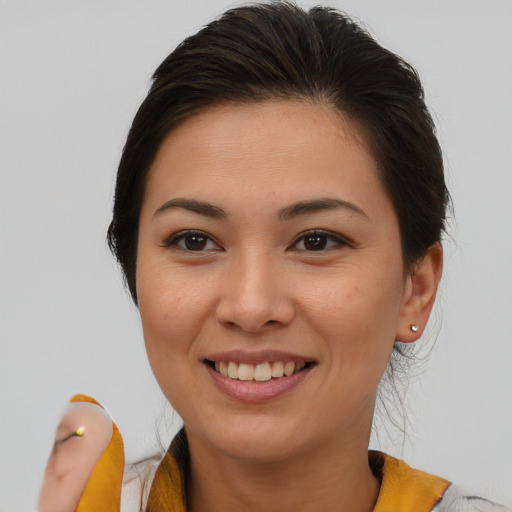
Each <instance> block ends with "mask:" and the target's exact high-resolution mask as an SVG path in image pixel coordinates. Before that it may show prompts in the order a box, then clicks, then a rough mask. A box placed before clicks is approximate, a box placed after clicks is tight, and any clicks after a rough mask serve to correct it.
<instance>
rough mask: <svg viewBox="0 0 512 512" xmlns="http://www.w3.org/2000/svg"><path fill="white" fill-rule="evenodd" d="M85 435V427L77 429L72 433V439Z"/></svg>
mask: <svg viewBox="0 0 512 512" xmlns="http://www.w3.org/2000/svg"><path fill="white" fill-rule="evenodd" d="M84 434H85V427H78V428H77V429H76V430H75V431H74V432H73V434H72V435H73V437H82V436H83V435H84Z"/></svg>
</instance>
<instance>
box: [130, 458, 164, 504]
mask: <svg viewBox="0 0 512 512" xmlns="http://www.w3.org/2000/svg"><path fill="white" fill-rule="evenodd" d="M161 459H162V457H161V456H154V457H151V458H148V459H145V460H143V461H141V462H137V463H135V464H127V465H126V467H125V471H124V476H123V486H122V489H121V512H139V511H141V510H144V509H145V506H146V503H147V501H148V497H149V491H150V489H151V484H152V482H153V479H154V476H155V473H156V470H157V468H158V466H159V464H160V461H161Z"/></svg>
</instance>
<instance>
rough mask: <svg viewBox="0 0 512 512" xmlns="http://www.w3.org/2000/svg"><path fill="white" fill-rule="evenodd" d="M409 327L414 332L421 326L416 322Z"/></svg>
mask: <svg viewBox="0 0 512 512" xmlns="http://www.w3.org/2000/svg"><path fill="white" fill-rule="evenodd" d="M409 327H410V329H411V331H412V332H418V330H419V327H418V326H417V325H415V324H411V325H410V326H409Z"/></svg>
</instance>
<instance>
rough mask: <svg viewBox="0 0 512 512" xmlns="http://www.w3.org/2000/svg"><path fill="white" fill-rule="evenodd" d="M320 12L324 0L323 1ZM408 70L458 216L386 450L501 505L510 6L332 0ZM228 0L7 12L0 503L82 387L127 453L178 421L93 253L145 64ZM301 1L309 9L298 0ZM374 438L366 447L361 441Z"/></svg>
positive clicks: (103, 253) (39, 4)
mask: <svg viewBox="0 0 512 512" xmlns="http://www.w3.org/2000/svg"><path fill="white" fill-rule="evenodd" d="M320 3H324V2H320ZM329 4H330V5H333V6H337V7H340V8H342V9H344V10H346V11H347V12H348V13H350V14H353V15H355V16H357V17H358V18H360V20H362V22H364V24H365V25H366V26H367V27H368V28H369V30H370V31H371V32H372V33H373V34H374V35H375V36H376V37H377V38H378V40H379V41H380V42H381V43H383V44H384V45H385V46H388V47H389V48H391V49H392V50H394V51H396V52H398V53H399V54H401V55H402V56H403V57H405V58H406V59H407V60H409V61H410V62H411V63H412V64H414V65H415V66H416V67H417V68H418V69H419V71H420V74H421V76H422V79H423V81H424V85H425V88H426V90H427V98H428V103H429V105H430V107H431V109H432V110H433V112H434V116H435V118H436V120H437V122H438V124H439V135H440V139H441V143H442V145H443V148H444V152H445V156H446V166H447V175H448V182H449V185H450V186H451V189H452V193H453V197H454V201H455V208H456V218H457V221H456V223H453V226H452V230H451V234H452V236H453V238H454V239H455V241H456V243H453V242H448V243H447V245H446V248H447V261H446V271H445V276H444V282H443V286H442V290H441V294H440V300H439V307H438V310H437V312H436V313H435V315H434V318H433V321H432V323H431V328H430V340H429V342H430V343H431V342H433V341H434V339H435V338H436V337H437V343H436V346H435V349H434V351H433V353H432V354H431V355H430V358H429V360H428V361H427V362H426V364H425V365H424V366H423V367H422V373H423V375H422V376H421V378H419V379H414V381H415V382H416V380H417V382H416V383H413V385H412V386H411V393H410V396H411V399H410V401H409V407H410V410H411V415H410V421H411V424H410V426H409V427H408V438H407V440H406V442H405V444H404V445H403V446H402V443H401V440H400V436H394V437H395V441H394V443H393V442H391V441H390V440H388V439H387V438H386V437H385V436H384V437H382V446H383V447H384V448H385V449H386V450H388V451H390V452H392V453H394V454H398V455H404V456H405V457H406V458H407V460H408V461H409V462H410V463H411V464H412V465H415V466H417V467H421V468H422V469H425V470H427V471H431V472H434V473H437V474H440V475H442V476H445V477H447V478H449V479H450V480H453V481H456V482H458V483H461V484H463V485H465V486H467V487H468V488H469V489H471V490H472V492H473V493H481V494H485V495H490V496H492V497H494V499H496V500H498V501H501V502H504V503H506V504H508V505H509V506H510V505H511V504H512V372H511V363H512V339H511V338H512V336H511V327H512V321H511V317H512V265H511V261H512V257H511V256H512V206H511V204H512V201H511V195H512V194H511V193H512V172H511V171H512V169H511V162H512V150H511V146H512V137H511V136H512V95H511V92H510V91H511V90H512V31H511V26H512V2H511V1H510V0H507V1H504V0H501V1H499V0H493V1H483V0H482V1H478V2H475V1H469V0H460V1H447V2H440V1H433V0H432V1H426V0H425V1H406V0H402V1H398V0H395V1H389V0H388V1H385V2H383V1H377V0H375V1H367V2H365V1H346V2H340V1H332V2H329ZM228 5H233V4H229V3H228V2H226V1H225V0H216V1H211V0H210V1H197V0H194V1H187V2H185V1H184V2H172V1H167V2H164V1H159V2H156V1H142V0H141V1H138V2H133V1H126V0H123V1H120V0H110V1H108V2H103V1H100V0H98V1H69V0H65V1H64V0H59V1H46V0H45V1H41V0H34V1H26V0H12V1H3V2H1V3H0V77H1V81H0V109H1V111H0V130H1V131H0V135H1V138H0V144H1V147H0V165H1V175H0V179H1V182H0V219H1V224H0V244H1V252H0V258H1V260H0V287H1V288H0V290H1V295H0V335H1V354H0V365H1V375H0V378H1V381H0V393H1V394H0V414H1V424H0V426H1V432H0V464H1V467H0V510H2V511H4V512H7V511H9V512H11V511H13V512H16V511H29V510H31V509H33V508H34V506H35V504H36V499H37V493H38V486H39V483H40V480H41V476H42V472H43V468H44V465H45V459H46V457H47V455H48V452H49V450H50V447H51V443H52V439H53V431H54V428H55V426H56V423H57V421H58V418H59V416H60V414H61V411H62V409H63V407H64V405H65V402H66V401H67V399H68V398H69V397H70V396H71V395H72V394H73V393H75V392H85V393H89V394H92V395H94V396H95V397H97V398H98V399H99V400H100V401H102V402H103V403H104V404H106V405H107V407H108V409H109V410H110V412H111V414H112V415H113V416H114V418H115V419H116V421H117V423H118V425H119V427H120V429H121V431H122V433H123V435H124V439H125V443H126V449H127V454H128V457H129V458H130V459H136V458H138V457H140V456H142V455H144V454H147V453H149V452H151V451H153V450H154V449H155V448H156V447H157V441H156V436H155V430H159V432H160V435H161V436H162V440H163V442H164V443H166V442H167V441H168V439H169V437H170V435H171V434H172V432H174V430H175V429H176V428H177V427H178V426H179V420H176V421H174V423H172V412H171V411H170V408H169V407H167V413H164V410H165V409H166V408H165V406H164V404H165V400H164V399H163V398H162V397H161V395H160V392H159V390H158V389H157V386H156V385H155V383H154V381H153V378H152V376H151V373H150V370H149V367H148V364H147V362H146V358H145V353H144V349H143V343H142V338H141V332H140V326H139V321H138V316H137V312H136V310H135V308H134V307H133V306H131V304H130V301H129V299H128V297H127V294H126V293H125V292H124V291H123V289H122V286H121V279H120V276H119V273H118V271H117V269H116V267H115V265H114V262H113V260H112V258H111V257H110V255H109V254H108V251H107V250H106V247H105V231H106V228H107V225H108V222H109V212H110V208H111V195H112V190H113V183H114V175H115V170H116V165H117V162H118V159H119V155H120V151H121V148H122V145H123V143H124V138H125V136H126V133H127V130H128V127H129V123H130V121H131V118H132V116H133V114H134V113H135V111H136V108H137V106H138V104H139V102H140V101H141V100H142V98H143V96H144V94H145V91H146V89H147V85H148V80H149V77H150V74H151V72H152V71H153V70H154V68H155V67H156V65H157V64H158V63H159V62H160V61H161V60H162V59H163V58H164V57H165V56H166V55H167V54H168V53H169V51H170V50H171V49H172V48H173V47H174V46H175V45H176V44H177V43H178V42H179V41H181V40H182V39H183V38H184V37H185V36H187V35H189V34H190V33H192V32H195V31H196V30H197V29H198V28H199V27H200V26H201V25H203V24H204V23H206V22H207V21H209V20H210V19H211V18H212V17H213V16H215V15H217V14H219V13H220V12H222V11H223V10H224V9H225V8H226V7H227V6H228ZM306 5H308V4H306ZM373 444H374V445H375V441H374V443H373Z"/></svg>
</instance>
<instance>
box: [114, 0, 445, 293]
mask: <svg viewBox="0 0 512 512" xmlns="http://www.w3.org/2000/svg"><path fill="white" fill-rule="evenodd" d="M276 99H277V100H286V99H300V100H306V101H313V102H321V103H324V104H328V105H330V106H332V108H333V109H335V110H336V111H339V112H340V113H342V114H343V115H344V116H346V117H348V119H350V120H351V121H352V122H354V124H355V126H356V127H357V128H358V129H359V130H360V131H361V133H362V134H363V136H364V137H365V139H366V143H367V144H368V147H369V149H370V150H371V151H372V152H373V155H374V157H375V159H376V161H377V163H378V166H379V173H380V175H379V178H380V179H381V180H382V183H383V184H384V187H385V189H386V191H387V193H388V194H389V197H390V199H391V201H392V203H393V205H394V208H395V210H396V213H397V216H398V219H399V225H400V231H401V240H402V252H403V259H404V263H405V265H406V267H410V266H411V265H413V264H414V262H416V261H417V260H419V259H421V258H422V257H423V256H424V255H425V254H426V252H427V251H428V248H429V247H430V246H431V245H432V244H433V243H434V242H436V241H439V240H440V239H441V236H442V233H443V230H444V223H445V215H446V213H445V212H446V208H447V205H448V203H449V194H448V191H447V188H446V185H445V181H444V172H443V161H442V155H441V149H440V147H439V144H438V141H437V138H436V135H435V127H434V123H433V121H432V118H431V116H430V114H429V112H428V109H427V107H426V105H425V102H424V93H423V88H422V86H421V82H420V80H419V77H418V74H417V73H416V71H415V70H414V69H413V68H412V67H411V66H410V65H409V64H407V63H406V62H404V61H403V60H402V59H401V58H400V57H398V56H397V55H395V54H393V53H392V52H390V51H388V50H386V49H385V48H382V47H381V46H380V45H379V44H378V43H377V42H376V41H375V40H374V39H373V38H372V37H371V36H370V35H369V34H368V33H367V32H366V31H365V30H364V29H362V28H361V27H360V26H359V25H357V24H356V23H354V22H353V21H352V20H351V19H350V18H348V17H347V16H346V15H344V14H342V13H340V12H339V11H336V10H334V9H331V8H327V7H314V8H312V9H311V10H309V11H304V10H303V9H301V8H299V7H297V6H295V5H293V4H291V3H288V2H277V3H264V4H257V5H249V6H244V7H238V8H235V9H231V10H229V11H227V12H226V13H225V14H224V15H222V17H220V18H219V19H217V20H215V21H213V22H212V23H210V24H208V25H207V26H206V27H204V28H203V29H202V30H200V31H199V32H198V33H197V34H195V35H193V36H191V37H189V38H187V39H185V40H184V41H183V42H182V43H181V44H180V45H179V46H178V47H177V48H176V49H175V50H174V51H173V52H172V53H171V54H170V55H169V56H168V57H167V58H166V59H165V60H164V61H163V62H162V64H161V65H160V66H159V67H158V69H157V70H156V72H155V73H154V75H153V81H152V85H151V88H150V90H149V92H148V94H147V97H146V99H145V100H144V101H143V103H142V105H141V106H140V108H139V110H138V112H137V114H136V116H135V119H134V121H133V124H132V126H131V129H130V132H129V134H128V138H127V141H126V145H125V147H124V150H123V154H122V157H121V161H120V164H119V169H118V174H117V183H116V188H115V199H114V208H113V218H112V222H111V224H110V227H109V230H108V243H109V246H110V248H111V250H112V252H113V254H114V255H115V257H116V258H117V260H118V261H119V263H120V265H121V268H122V270H123V273H124V276H125V279H126V283H127V285H128V288H129V290H130V293H131V296H132V298H133V300H134V301H135V303H137V293H136V256H137V234H138V227H139V216H140V210H141V206H142V200H143V196H144V191H145V184H146V181H147V175H148V171H149V169H150V167H151V165H152V162H153V160H154V158H155V155H156V153H157V150H158V148H159V146H160V144H161V143H162V141H163V139H164V137H165V136H166V135H167V134H168V133H169V132H170V131H171V130H172V129H173V128H174V127H175V126H176V125H177V123H179V122H180V121H182V120H184V119H186V118H188V117H190V116H192V115H194V114H196V113H198V112H201V110H202V109H204V108H206V107H208V106H212V105H215V104H219V103H225V102H240V103H248V102H259V101H265V100H276Z"/></svg>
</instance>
